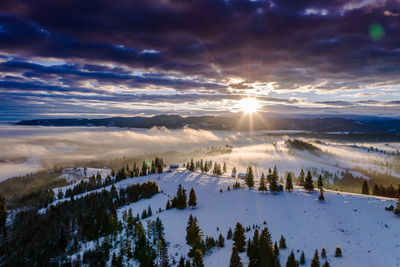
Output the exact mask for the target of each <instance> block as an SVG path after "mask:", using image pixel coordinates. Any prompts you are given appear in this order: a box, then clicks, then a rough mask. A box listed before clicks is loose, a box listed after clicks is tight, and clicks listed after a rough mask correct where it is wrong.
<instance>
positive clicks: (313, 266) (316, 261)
mask: <svg viewBox="0 0 400 267" xmlns="http://www.w3.org/2000/svg"><path fill="white" fill-rule="evenodd" d="M311 267H320V264H319V258H318V250H315V253H314V258H313V259H312V261H311Z"/></svg>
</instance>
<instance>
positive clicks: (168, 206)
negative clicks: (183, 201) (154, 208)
mask: <svg viewBox="0 0 400 267" xmlns="http://www.w3.org/2000/svg"><path fill="white" fill-rule="evenodd" d="M170 208H171V202H169V199H168V200H167V205H166V207H165V209H166V210H169V209H170Z"/></svg>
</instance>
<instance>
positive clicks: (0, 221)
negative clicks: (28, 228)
mask: <svg viewBox="0 0 400 267" xmlns="http://www.w3.org/2000/svg"><path fill="white" fill-rule="evenodd" d="M6 221H7V205H6V199H5V198H4V197H3V196H2V195H0V232H1V233H5V230H6Z"/></svg>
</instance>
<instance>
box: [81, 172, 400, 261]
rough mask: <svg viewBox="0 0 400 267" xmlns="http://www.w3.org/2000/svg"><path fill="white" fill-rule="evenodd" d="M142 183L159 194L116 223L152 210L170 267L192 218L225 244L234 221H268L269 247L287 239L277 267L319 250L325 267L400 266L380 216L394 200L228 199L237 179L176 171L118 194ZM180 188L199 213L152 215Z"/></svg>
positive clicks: (396, 237)
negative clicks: (160, 228)
mask: <svg viewBox="0 0 400 267" xmlns="http://www.w3.org/2000/svg"><path fill="white" fill-rule="evenodd" d="M148 180H153V181H156V182H157V184H158V185H159V186H160V189H161V191H162V192H161V193H160V194H157V195H155V196H153V197H152V198H151V199H143V200H140V201H139V202H136V203H132V204H130V205H128V206H125V207H122V208H120V209H119V210H118V216H119V218H120V219H121V218H122V213H123V211H125V210H128V209H129V208H132V211H133V214H134V215H135V214H138V213H139V214H141V212H142V211H143V209H146V208H147V207H148V206H149V205H150V206H151V208H152V210H153V216H151V217H149V218H147V219H151V220H155V218H156V217H157V216H158V217H160V219H161V220H162V221H163V224H164V226H165V232H166V239H167V241H168V242H170V246H169V254H170V256H171V258H172V257H174V258H175V260H176V261H178V260H179V257H180V255H184V256H186V254H187V252H188V251H189V247H188V246H187V245H186V243H185V235H186V224H187V220H188V218H189V215H190V214H193V216H196V217H197V218H198V220H199V225H200V227H201V229H202V230H203V232H204V236H207V235H209V236H212V237H214V238H217V237H218V235H219V233H220V232H221V233H222V234H223V236H224V237H226V233H227V231H228V229H229V228H230V227H231V228H232V230H233V229H234V226H235V224H236V222H238V221H240V222H241V223H242V224H243V225H244V227H246V226H252V225H253V224H257V225H259V226H260V227H261V229H262V228H263V227H264V225H263V222H264V221H266V222H267V224H266V226H267V227H268V228H269V231H270V232H271V235H272V239H273V241H278V240H279V238H280V236H281V234H282V235H283V236H284V237H285V238H286V244H287V246H288V249H285V250H281V253H280V260H281V265H282V266H284V265H285V264H286V259H287V256H288V255H289V253H290V251H291V250H292V249H293V250H294V252H295V256H296V258H297V259H298V258H299V257H300V253H301V251H302V250H304V252H305V255H306V265H304V266H309V264H310V262H311V258H312V256H313V255H314V250H315V249H318V251H319V252H320V251H321V248H322V247H325V248H326V249H327V255H328V261H329V263H330V264H331V266H399V265H400V246H399V244H400V218H399V217H397V216H395V215H394V214H393V213H392V212H388V211H385V209H384V207H385V206H390V205H395V201H394V200H393V199H389V198H381V197H373V196H365V195H357V194H350V193H339V192H335V191H327V192H326V194H325V198H326V201H325V202H322V203H321V202H319V201H318V200H317V199H318V192H314V193H306V192H305V191H303V190H302V189H301V188H297V187H296V188H295V190H294V192H280V193H269V192H268V193H260V192H258V191H257V190H255V189H253V190H249V189H247V188H242V189H237V190H234V189H231V191H227V187H228V186H230V187H231V188H232V184H233V183H234V182H235V181H237V179H235V178H231V177H215V176H210V175H207V174H201V173H198V172H193V173H192V172H189V171H182V170H180V171H172V172H166V173H163V174H153V175H148V176H144V177H136V178H128V179H126V180H123V181H120V182H118V183H117V184H116V186H117V188H119V187H126V186H128V185H129V184H132V183H143V182H145V181H148ZM179 184H182V185H183V186H184V187H185V188H186V190H187V192H189V190H190V189H191V188H192V187H193V188H194V189H195V192H196V195H197V203H198V206H197V207H196V208H194V209H191V208H187V209H185V210H177V209H171V210H168V211H162V212H161V213H158V209H159V208H161V209H163V210H164V209H165V205H166V202H167V199H169V198H172V197H173V196H174V195H175V194H176V189H177V187H178V185H179ZM256 187H257V184H256ZM107 189H108V190H109V189H110V187H107ZM220 189H223V192H222V193H220ZM85 194H87V193H85ZM85 194H82V195H85ZM76 197H80V196H79V195H78V196H76ZM147 219H146V220H147ZM217 227H218V228H219V231H218V230H217ZM252 235H253V230H251V231H250V232H247V233H246V238H249V237H251V236H252ZM338 245H339V246H340V247H341V248H342V253H343V257H342V258H335V257H334V256H333V254H334V251H335V248H336V246H338ZM231 249H232V241H231V240H226V241H225V247H224V248H216V249H214V250H213V252H212V253H211V254H210V255H206V256H205V258H204V261H205V266H228V265H229V259H230V254H231ZM240 256H241V258H242V261H243V262H244V263H246V262H247V261H248V260H247V256H246V254H245V253H241V254H240Z"/></svg>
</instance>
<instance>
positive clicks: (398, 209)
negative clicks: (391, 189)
mask: <svg viewBox="0 0 400 267" xmlns="http://www.w3.org/2000/svg"><path fill="white" fill-rule="evenodd" d="M393 213H394V214H396V215H400V196H399V199H398V200H397V204H396V208H395V209H394V211H393Z"/></svg>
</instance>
